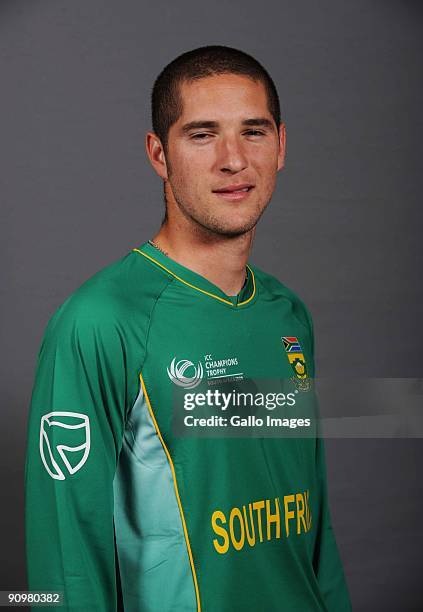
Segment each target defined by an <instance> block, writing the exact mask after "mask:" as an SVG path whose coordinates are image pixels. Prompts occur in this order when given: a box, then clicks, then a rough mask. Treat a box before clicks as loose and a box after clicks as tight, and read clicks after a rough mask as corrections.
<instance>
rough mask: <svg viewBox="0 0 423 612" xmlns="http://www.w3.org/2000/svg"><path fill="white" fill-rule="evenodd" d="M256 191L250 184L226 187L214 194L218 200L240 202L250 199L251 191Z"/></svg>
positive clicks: (215, 191) (216, 190)
mask: <svg viewBox="0 0 423 612" xmlns="http://www.w3.org/2000/svg"><path fill="white" fill-rule="evenodd" d="M253 189H254V185H251V184H250V183H238V184H237V185H235V184H233V185H226V187H221V188H220V189H215V190H214V191H213V193H215V194H216V196H217V197H218V198H221V199H224V200H226V201H229V202H240V201H241V200H244V199H245V198H248V197H249V195H250V193H251V191H252V190H253Z"/></svg>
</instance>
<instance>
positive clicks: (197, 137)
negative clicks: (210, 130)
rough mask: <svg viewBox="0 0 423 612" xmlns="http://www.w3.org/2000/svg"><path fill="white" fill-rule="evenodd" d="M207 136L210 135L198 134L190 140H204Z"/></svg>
mask: <svg viewBox="0 0 423 612" xmlns="http://www.w3.org/2000/svg"><path fill="white" fill-rule="evenodd" d="M207 136H210V134H206V133H205V132H199V133H198V134H193V135H192V136H191V138H192V139H193V140H206V137H207Z"/></svg>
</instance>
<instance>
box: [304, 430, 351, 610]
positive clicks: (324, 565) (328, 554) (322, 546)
mask: <svg viewBox="0 0 423 612" xmlns="http://www.w3.org/2000/svg"><path fill="white" fill-rule="evenodd" d="M316 470H317V474H318V478H319V483H320V512H319V517H320V521H319V525H318V536H317V541H316V549H315V555H314V560H313V564H314V568H315V573H316V576H317V580H318V583H319V585H320V590H321V593H322V595H323V598H324V601H325V603H326V606H327V609H328V611H329V612H350V610H351V609H352V608H351V602H350V596H349V592H348V587H347V582H346V579H345V575H344V570H343V567H342V561H341V558H340V556H339V551H338V546H337V543H336V539H335V533H334V531H333V528H332V523H331V517H330V510H329V498H328V490H327V477H326V462H325V450H324V441H323V438H321V437H319V438H317V440H316Z"/></svg>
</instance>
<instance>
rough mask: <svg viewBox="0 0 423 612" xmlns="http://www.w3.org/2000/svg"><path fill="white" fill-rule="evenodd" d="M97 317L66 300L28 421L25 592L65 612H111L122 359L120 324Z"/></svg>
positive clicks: (42, 356) (50, 330) (50, 329)
mask: <svg viewBox="0 0 423 612" xmlns="http://www.w3.org/2000/svg"><path fill="white" fill-rule="evenodd" d="M100 310H101V309H99V308H97V307H96V306H95V305H91V306H90V305H87V304H85V303H83V302H82V303H81V302H78V301H76V302H75V301H73V300H68V301H67V302H65V303H64V305H62V307H61V308H59V310H58V311H57V312H56V313H55V315H54V316H53V317H52V319H51V320H50V322H49V325H48V326H47V328H46V331H45V334H44V338H43V341H42V344H41V348H40V351H39V354H38V362H37V368H36V374H35V382H34V386H33V392H32V398H31V406H30V412H29V418H28V430H27V450H26V464H25V536H26V558H27V577H28V588H29V590H33V591H36V590H37V591H46V590H48V591H55V590H57V591H63V594H64V605H63V607H62V608H61V609H62V610H63V611H64V612H65V611H68V610H72V611H81V612H82V611H84V612H86V611H87V610H90V611H91V610H99V611H100V610H101V612H109V611H110V612H114V611H115V610H116V609H117V587H116V583H117V580H116V563H115V544H114V525H113V478H114V473H115V469H116V464H117V458H118V455H119V450H120V447H121V443H122V437H123V430H124V422H125V410H126V406H127V401H126V385H125V378H126V360H125V352H124V347H123V345H122V342H121V334H120V333H119V331H120V330H119V326H118V325H117V324H116V323H115V322H114V320H113V317H107V316H104V315H102V316H101V315H99V312H100ZM36 609H37V610H42V609H44V608H42V607H39V606H37V608H36ZM45 609H46V610H47V607H46V608H45Z"/></svg>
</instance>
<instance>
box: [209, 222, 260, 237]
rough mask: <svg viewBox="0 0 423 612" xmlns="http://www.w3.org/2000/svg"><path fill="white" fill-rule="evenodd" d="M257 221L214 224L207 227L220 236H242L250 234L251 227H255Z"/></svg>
mask: <svg viewBox="0 0 423 612" xmlns="http://www.w3.org/2000/svg"><path fill="white" fill-rule="evenodd" d="M257 221H258V219H253V220H251V219H250V220H248V221H243V222H241V221H240V222H238V223H234V222H232V223H231V222H228V223H222V222H220V223H219V222H218V223H214V224H210V225H208V229H210V230H211V231H213V232H215V233H216V234H219V235H221V236H241V235H242V234H246V233H247V232H250V231H251V230H252V229H253V227H255V226H256V224H257Z"/></svg>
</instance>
